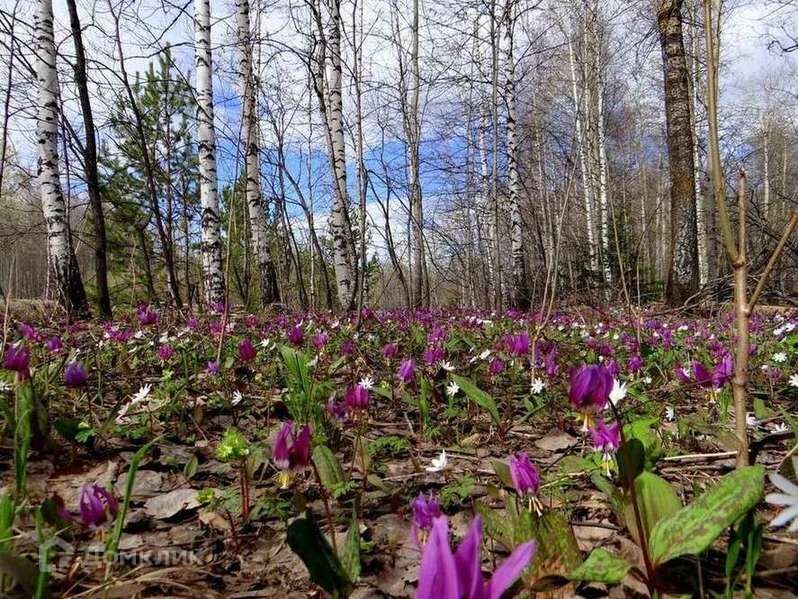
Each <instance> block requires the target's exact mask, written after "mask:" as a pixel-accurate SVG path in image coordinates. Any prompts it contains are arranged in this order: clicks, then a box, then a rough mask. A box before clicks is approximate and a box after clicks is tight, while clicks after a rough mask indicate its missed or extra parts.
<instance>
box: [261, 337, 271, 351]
mask: <svg viewBox="0 0 798 599" xmlns="http://www.w3.org/2000/svg"><path fill="white" fill-rule="evenodd" d="M260 346H261V347H262V348H263V349H270V348H271V346H272V340H271V339H261V340H260Z"/></svg>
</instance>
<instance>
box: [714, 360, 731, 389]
mask: <svg viewBox="0 0 798 599" xmlns="http://www.w3.org/2000/svg"><path fill="white" fill-rule="evenodd" d="M733 375H734V359H733V358H732V357H731V354H726V355H725V356H723V359H722V360H721V361H720V363H719V364H718V365H717V366H715V369H714V370H713V371H712V385H713V386H714V387H715V389H720V388H721V387H723V386H724V385H725V384H726V383H728V382H729V381H730V380H731V379H732V376H733Z"/></svg>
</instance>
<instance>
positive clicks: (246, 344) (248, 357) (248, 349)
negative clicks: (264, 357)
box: [238, 337, 258, 364]
mask: <svg viewBox="0 0 798 599" xmlns="http://www.w3.org/2000/svg"><path fill="white" fill-rule="evenodd" d="M256 355H258V352H257V350H256V349H255V346H254V345H252V341H250V340H249V337H245V338H244V339H243V340H242V341H241V343H239V344H238V357H239V358H240V359H241V361H242V362H243V363H244V364H246V363H247V362H251V361H252V360H254V359H255V356H256Z"/></svg>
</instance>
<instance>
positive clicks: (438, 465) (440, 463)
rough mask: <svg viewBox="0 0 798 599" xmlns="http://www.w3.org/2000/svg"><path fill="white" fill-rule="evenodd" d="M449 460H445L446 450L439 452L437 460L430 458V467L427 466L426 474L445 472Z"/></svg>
mask: <svg viewBox="0 0 798 599" xmlns="http://www.w3.org/2000/svg"><path fill="white" fill-rule="evenodd" d="M448 463H449V460H448V459H447V458H446V450H445V449H444V450H443V451H441V455H439V456H438V457H437V458H432V465H431V466H427V472H442V471H443V470H446V466H447V465H448Z"/></svg>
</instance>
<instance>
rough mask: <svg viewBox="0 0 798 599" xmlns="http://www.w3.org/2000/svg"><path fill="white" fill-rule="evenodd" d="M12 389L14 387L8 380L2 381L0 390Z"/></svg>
mask: <svg viewBox="0 0 798 599" xmlns="http://www.w3.org/2000/svg"><path fill="white" fill-rule="evenodd" d="M11 389H12V387H11V383H8V382H6V381H0V392H4V391H11Z"/></svg>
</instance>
